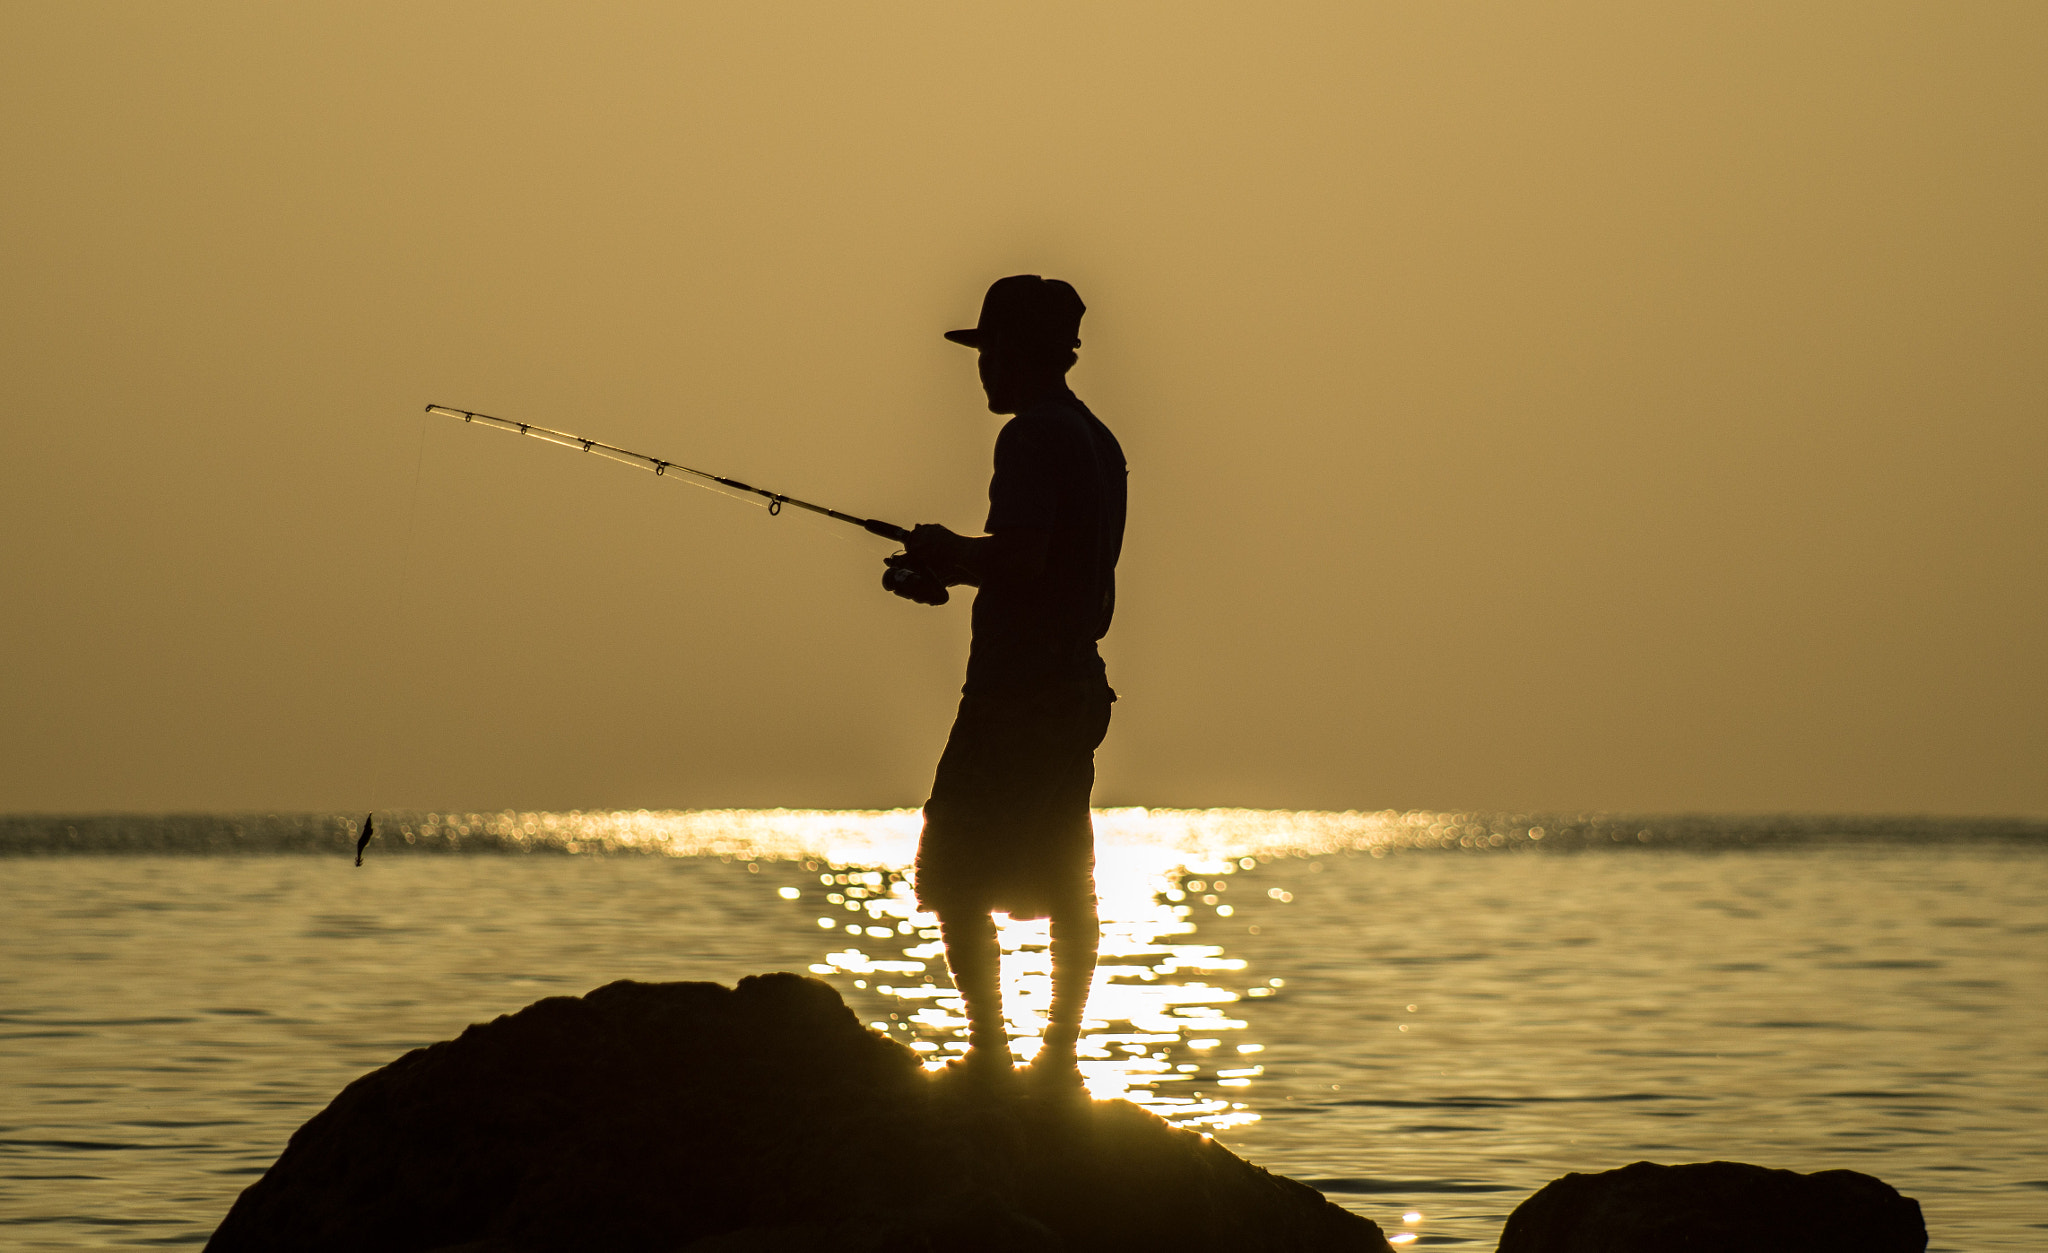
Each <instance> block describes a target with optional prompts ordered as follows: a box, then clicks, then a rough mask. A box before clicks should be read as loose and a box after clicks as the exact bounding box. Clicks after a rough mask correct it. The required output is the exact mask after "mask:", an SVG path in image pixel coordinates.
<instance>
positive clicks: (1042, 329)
mask: <svg viewBox="0 0 2048 1253" xmlns="http://www.w3.org/2000/svg"><path fill="white" fill-rule="evenodd" d="M1087 311H1088V306H1087V305H1084V304H1082V303H1081V294H1080V293H1079V292H1077V291H1075V290H1074V288H1073V285H1072V284H1070V283H1065V282H1062V281H1060V280H1059V279H1056V278H1040V277H1039V276H1038V275H1036V274H1012V275H1010V276H1009V277H1008V278H999V279H997V280H996V281H995V282H993V283H991V284H989V289H988V295H986V296H984V297H982V300H981V320H980V321H978V322H976V323H975V324H974V325H973V326H971V327H968V328H967V329H965V330H960V331H947V332H946V338H947V339H950V340H952V341H953V342H954V343H956V344H965V345H967V346H968V347H969V348H981V347H984V346H986V345H987V344H988V343H989V342H990V341H991V340H996V339H1000V340H1003V341H1006V342H1008V343H1012V344H1021V345H1030V346H1033V347H1044V348H1079V347H1080V346H1081V315H1082V314H1084V313H1086V312H1087Z"/></svg>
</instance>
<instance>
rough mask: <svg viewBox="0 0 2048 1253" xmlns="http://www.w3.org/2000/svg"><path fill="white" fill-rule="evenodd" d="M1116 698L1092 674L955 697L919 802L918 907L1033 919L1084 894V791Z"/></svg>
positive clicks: (1087, 870) (1091, 783)
mask: <svg viewBox="0 0 2048 1253" xmlns="http://www.w3.org/2000/svg"><path fill="white" fill-rule="evenodd" d="M1115 699H1116V693H1115V692H1112V691H1110V690H1109V688H1108V686H1107V685H1105V684H1103V683H1101V682H1099V681H1098V682H1090V683H1060V684H1050V685H1047V686H1046V687H1043V688H1039V689H1034V690H1032V691H1030V692H1028V693H1020V694H1014V695H1013V694H1007V693H1006V694H1003V695H990V694H983V693H975V692H970V693H968V694H967V695H965V696H963V697H961V699H960V713H959V715H958V716H957V717H955V718H954V720H953V732H952V734H951V735H950V736H948V737H947V739H946V751H945V752H944V754H942V755H941V756H940V757H939V769H938V776H937V777H936V778H935V779H934V780H933V781H932V794H931V799H930V800H928V801H926V802H925V803H924V834H923V835H922V836H921V837H920V838H919V840H918V844H917V901H918V906H919V908H921V909H924V910H927V911H930V912H933V913H939V914H947V915H956V914H957V915H965V914H970V913H977V912H978V913H990V912H1002V913H1007V914H1009V915H1010V916H1011V917H1012V918H1043V917H1046V916H1047V915H1049V914H1050V913H1052V911H1053V909H1054V908H1055V907H1056V906H1061V905H1065V904H1069V903H1077V902H1080V901H1084V900H1086V899H1088V898H1089V897H1090V896H1091V895H1092V894H1093V893H1094V891H1095V825H1094V822H1093V820H1092V818H1091V816H1090V813H1089V808H1088V800H1089V794H1090V793H1091V792H1093V791H1094V788H1095V749H1096V747H1097V746H1098V745H1100V744H1101V743H1102V737H1103V736H1104V735H1105V734H1107V733H1108V731H1109V706H1110V702H1112V701H1114V700H1115Z"/></svg>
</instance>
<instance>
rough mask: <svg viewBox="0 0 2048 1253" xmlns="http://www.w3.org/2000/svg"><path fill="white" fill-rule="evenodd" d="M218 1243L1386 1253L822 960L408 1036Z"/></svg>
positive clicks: (1271, 1183)
mask: <svg viewBox="0 0 2048 1253" xmlns="http://www.w3.org/2000/svg"><path fill="white" fill-rule="evenodd" d="M206 1247H207V1248H208V1249H209V1250H212V1251H213V1253H256V1251H265V1253H268V1251H270V1250H292V1251H294V1253H323V1251H327V1250H331V1251H333V1253H360V1251H361V1250H369V1249H375V1250H379V1251H380V1253H415V1251H417V1253H428V1251H432V1250H439V1251H441V1253H458V1251H459V1253H548V1251H552V1250H564V1251H566V1250H577V1251H578V1253H634V1251H639V1250H645V1251H647V1253H670V1251H672V1250H681V1249H685V1248H687V1249H691V1250H696V1251H698V1253H785V1251H795V1250H813V1249H831V1250H847V1251H850V1253H861V1251H862V1250H881V1249H891V1250H897V1249H905V1250H927V1251H931V1253H938V1251H941V1250H954V1249H960V1250H968V1249H972V1250H977V1251H980V1250H986V1251H988V1253H1005V1251H1014V1253H1051V1251H1053V1250H1063V1251H1076V1253H1078V1251H1081V1250H1098V1249H1099V1250H1104V1251H1105V1253H1107V1251H1109V1250H1115V1251H1116V1253H1136V1251H1138V1250H1147V1249H1158V1250H1162V1251H1166V1250H1171V1251H1172V1253H1201V1251H1203V1250H1217V1251H1219V1253H1220V1251H1222V1250H1253V1251H1256V1250H1275V1251H1278V1250H1302V1251H1304V1253H1307V1251H1311V1250H1313V1251H1318V1253H1319V1251H1321V1250H1332V1251H1335V1250H1347V1251H1348V1250H1373V1251H1374V1253H1388V1248H1389V1246H1388V1245H1387V1243H1386V1241H1385V1239H1384V1237H1383V1236H1382V1234H1381V1233H1380V1230H1379V1229H1378V1228H1377V1227H1375V1226H1374V1225H1373V1224H1372V1223H1371V1222H1369V1221H1367V1220H1366V1219H1363V1218H1360V1217H1358V1216H1356V1215H1354V1214H1350V1213H1348V1212H1346V1211H1344V1210H1342V1209H1340V1208H1338V1207H1337V1206H1335V1205H1333V1204H1331V1203H1330V1202H1329V1201H1327V1200H1325V1199H1324V1198H1323V1196H1322V1194H1321V1193H1319V1192H1317V1191H1315V1190H1314V1189H1313V1188H1310V1187H1308V1186H1307V1185H1305V1184H1300V1183H1296V1182H1294V1181H1292V1180H1289V1179H1283V1178H1281V1177H1279V1176H1277V1175H1273V1174H1270V1173H1268V1172H1266V1171H1264V1170H1261V1169H1259V1168H1258V1167H1256V1166H1252V1165H1250V1164H1248V1163H1246V1162H1244V1161H1242V1160H1241V1159H1239V1158H1238V1157H1236V1156H1235V1155H1233V1154H1232V1153H1230V1152H1229V1151H1228V1150H1226V1149H1224V1148H1223V1146H1221V1145H1219V1144H1217V1143H1215V1142H1214V1141H1213V1140H1209V1139H1205V1138H1204V1137H1202V1136H1200V1135H1197V1134H1195V1133H1193V1132H1189V1131H1182V1130H1178V1129H1176V1128H1173V1127H1170V1126H1168V1125H1167V1124H1166V1123H1165V1122H1163V1121H1161V1120H1160V1119H1158V1118H1156V1117H1154V1116H1153V1115H1151V1114H1148V1113H1146V1112H1145V1111H1143V1110H1141V1109H1139V1108H1138V1107H1136V1106H1134V1105H1131V1104H1129V1103H1127V1102H1122V1101H1102V1102H1093V1103H1090V1102H1086V1101H1082V1100H1079V1099H1078V1098H1077V1099H1073V1100H1069V1101H1056V1100H1042V1099H1041V1100H1033V1099H1030V1098H1029V1097H1024V1096H1016V1095H1004V1096H1001V1097H989V1096H986V1095H977V1094H975V1093H973V1092H971V1091H968V1090H964V1089H962V1088H961V1086H960V1085H959V1084H958V1083H957V1082H953V1081H951V1080H950V1079H949V1078H935V1077H934V1076H932V1075H930V1074H928V1073H927V1072H926V1071H925V1070H924V1069H923V1068H922V1066H921V1065H920V1064H919V1062H918V1060H917V1056H916V1054H914V1053H912V1052H911V1051H910V1050H909V1049H907V1048H904V1047H903V1046H902V1045H900V1044H898V1043H896V1042H895V1041H893V1040H890V1039H888V1038H887V1037H885V1036H883V1035H880V1034H878V1033H875V1032H871V1031H868V1030H867V1029H865V1028H864V1027H862V1026H861V1024H860V1023H859V1022H858V1021H857V1020H856V1019H855V1018H854V1016H853V1013H852V1011H851V1010H849V1009H847V1007H846V1006H845V1004H843V1003H842V1002H841V1001H840V999H839V995H838V993H837V992H835V991H833V989H832V988H831V987H830V986H829V985H827V984H825V983H822V982H820V981H818V980H816V979H808V978H803V977H800V976H797V975H792V974H773V975H757V976H754V977H752V978H748V979H743V980H741V981H740V983H739V986H738V987H736V988H726V987H722V986H720V985H718V984H715V983H633V982H620V983H613V984H609V985H607V986H605V987H602V988H599V989H597V990H596V991H594V992H592V993H590V994H589V995H587V996H583V997H551V998H549V999H547V1000H544V1001H539V1002H537V1003H535V1004H533V1005H529V1006H527V1007H526V1008H525V1009H523V1010H521V1011H519V1012H518V1013H516V1014H511V1015H508V1016H506V1017H503V1018H499V1019H497V1020H496V1021H494V1022H490V1023H486V1024H482V1025H479V1026H473V1027H470V1028H469V1029H468V1030H466V1031H464V1032H463V1033H462V1035H461V1036H460V1037H458V1038H457V1039H455V1040H450V1041H444V1042H442V1043H440V1044H435V1045H431V1046H429V1047H427V1048H423V1049H415V1050H414V1051H412V1052H410V1053H407V1054H406V1055H405V1056H403V1057H401V1058H399V1059H398V1060H397V1061H395V1062H392V1063H391V1064H390V1065H388V1066H385V1067H384V1068H383V1069H381V1070H377V1071H374V1072H372V1073H370V1074H368V1075H365V1076H364V1077H362V1078H361V1079H358V1080H356V1081H355V1082H354V1083H351V1084H350V1085H349V1086H348V1087H347V1088H345V1089H343V1090H342V1092H341V1094H340V1095H339V1096H337V1097H335V1099H334V1101H333V1103H332V1104H330V1105H329V1106H328V1107H327V1108H326V1109H325V1110H323V1111H321V1112H320V1113H319V1114H318V1115H317V1116H315V1117H314V1118H313V1119H312V1120H311V1121H309V1122H307V1123H306V1125H305V1126H303V1127H301V1128H299V1130H298V1131H297V1132H295V1133H294V1134H293V1136H292V1138H291V1142H290V1143H289V1145H287V1146H286V1148H285V1151H284V1153H283V1155H282V1156H280V1157H279V1158H278V1160H277V1162H276V1163H275V1164H274V1165H272V1166H271V1168H270V1170H269V1171H268V1172H267V1173H265V1174H264V1176H263V1177H262V1178H261V1179H259V1180H257V1181H256V1182H255V1183H254V1184H252V1185H250V1187H249V1188H248V1189H247V1190H245V1191H244V1192H243V1193H242V1195H241V1197H240V1198H239V1199H238V1200H237V1201H236V1202H235V1204H234V1207H233V1208H232V1209H231V1210H230V1211H229V1212H228V1215H227V1218H226V1219H225V1220H224V1221H222V1223H221V1225H220V1228H219V1230H217V1231H215V1232H214V1234H213V1239H212V1240H211V1241H210V1242H209V1243H208V1244H207V1246H206Z"/></svg>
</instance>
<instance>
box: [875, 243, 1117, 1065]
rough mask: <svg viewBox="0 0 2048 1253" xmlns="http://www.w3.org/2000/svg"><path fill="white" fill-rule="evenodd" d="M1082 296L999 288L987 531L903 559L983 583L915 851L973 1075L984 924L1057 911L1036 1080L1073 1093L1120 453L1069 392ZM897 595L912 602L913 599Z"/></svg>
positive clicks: (992, 946)
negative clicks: (1066, 1086) (995, 426)
mask: <svg viewBox="0 0 2048 1253" xmlns="http://www.w3.org/2000/svg"><path fill="white" fill-rule="evenodd" d="M1084 311H1085V306H1083V305H1082V303H1081V297H1080V296H1079V295H1078V294H1077V293H1076V292H1075V291H1074V289H1073V288H1072V287H1071V286H1069V285H1068V284H1066V283H1063V282H1060V281H1059V280H1057V279H1043V278H1040V277H1038V276H1037V275H1035V274H1019V275H1013V276H1011V277H1009V278H1005V279H1000V280H998V281H997V282H996V283H995V284H994V285H993V286H991V287H990V288H989V290H988V295H987V297H986V298H985V299H984V300H983V302H982V306H981V319H980V321H979V323H978V324H977V325H975V326H974V327H973V328H971V329H969V330H963V331H948V332H946V338H947V339H950V340H952V341H953V342H954V343H956V344H965V345H966V346H968V347H970V348H974V349H977V350H978V351H979V352H980V354H981V356H980V370H981V385H982V388H983V390H985V391H986V392H987V393H988V407H989V411H990V412H992V413H998V414H1012V415H1015V416H1013V417H1011V418H1010V420H1009V421H1008V422H1007V423H1005V424H1004V425H1003V429H1002V432H1001V434H999V435H998V436H997V437H996V448H995V475H994V477H993V478H992V479H991V480H990V481H989V488H988V496H989V510H988V521H987V523H986V524H985V528H986V530H987V532H988V534H986V535H984V536H979V537H974V538H970V537H967V536H963V535H956V534H954V533H953V532H952V531H949V530H947V529H946V528H945V527H943V526H937V525H933V524H929V523H928V524H926V525H923V526H920V527H917V528H916V529H915V530H914V531H913V532H912V533H911V537H910V540H909V542H908V543H907V544H906V545H905V548H906V550H907V554H908V560H910V561H912V562H915V563H917V564H918V565H920V566H922V567H923V568H924V569H926V570H929V571H931V572H933V573H934V574H935V575H936V576H937V577H938V578H939V579H941V580H943V581H944V582H945V583H947V584H949V585H958V584H966V585H968V586H972V587H975V588H977V589H979V590H978V591H977V592H976V594H975V598H974V615H973V624H974V625H973V629H974V642H973V647H972V649H971V651H970V652H969V654H968V660H967V683H966V686H965V687H964V688H963V689H962V695H961V699H960V712H959V715H958V716H957V717H956V718H955V719H954V722H953V731H952V734H951V736H949V737H948V739H947V741H946V751H945V753H944V754H943V755H942V756H941V757H940V758H939V768H938V773H937V777H936V779H934V781H933V783H932V793H931V799H930V800H927V801H926V802H925V805H924V834H923V837H922V838H921V839H920V840H919V842H918V849H917V896H918V903H919V904H920V906H921V907H922V908H924V909H926V910H929V911H931V912H933V913H936V914H937V915H938V916H939V925H940V928H941V934H942V935H943V936H944V938H945V943H946V963H947V965H948V966H949V967H950V968H951V970H952V973H953V984H954V986H955V987H957V988H959V990H960V994H961V996H962V998H963V999H964V1000H965V1001H966V1003H967V1019H968V1043H969V1052H968V1056H967V1059H966V1061H965V1062H964V1063H961V1066H962V1069H964V1070H965V1071H966V1072H967V1073H968V1074H969V1075H971V1076H976V1077H990V1076H1000V1075H1003V1074H1007V1073H1008V1072H1009V1070H1010V1048H1009V1040H1008V1037H1007V1035H1006V1034H1005V1032H1004V1030H1003V1007H1002V990H1001V983H1000V981H999V979H998V965H999V960H1000V950H999V949H998V947H997V943H996V926H995V920H994V918H992V917H991V914H992V913H995V912H1004V913H1008V914H1009V915H1010V916H1011V917H1012V918H1045V917H1050V918H1051V919H1052V969H1053V998H1052V1012H1051V1019H1052V1021H1051V1023H1050V1025H1049V1026H1048V1028H1047V1030H1046V1034H1045V1039H1044V1043H1043V1046H1042V1048H1041V1050H1040V1052H1039V1055H1038V1057H1037V1059H1036V1060H1035V1061H1034V1062H1033V1063H1032V1069H1033V1071H1034V1072H1036V1073H1037V1074H1039V1075H1040V1076H1043V1077H1046V1078H1050V1079H1054V1080H1058V1081H1061V1082H1072V1083H1078V1081H1079V1077H1080V1076H1079V1068H1078V1066H1077V1065H1076V1061H1075V1049H1076V1046H1077V1044H1078V1043H1079V1040H1080V1034H1081V1014H1082V1010H1083V1008H1084V1007H1085V1006H1086V1004H1087V1001H1088V989H1089V985H1090V983H1091V982H1092V981H1093V979H1094V974H1095V950H1096V945H1097V941H1098V939H1099V937H1100V930H1099V928H1098V926H1097V921H1096V912H1095V830H1094V825H1093V823H1092V821H1091V820H1090V816H1089V793H1090V791H1091V790H1092V789H1093V788H1094V785H1095V749H1096V746H1097V745H1099V744H1101V743H1102V737H1103V735H1104V733H1105V732H1107V731H1108V729H1109V706H1110V702H1112V701H1114V700H1115V699H1116V693H1114V692H1112V691H1111V690H1110V688H1109V684H1108V682H1107V680H1106V678H1105V676H1104V673H1103V668H1102V658H1101V655H1100V654H1099V653H1097V651H1096V647H1095V645H1096V642H1097V641H1098V640H1100V639H1101V638H1102V637H1103V635H1104V633H1106V632H1107V631H1108V630H1109V620H1110V615H1111V613H1112V612H1113V611H1114V609H1115V606H1116V562H1117V556H1118V554H1119V553H1120V552H1121V551H1122V548H1123V534H1124V500H1125V491H1124V486H1125V485H1124V475H1125V470H1124V455H1123V449H1122V448H1121V447H1119V446H1118V444H1117V442H1116V437H1115V436H1114V435H1112V434H1110V432H1109V428H1108V427H1106V426H1104V425H1103V424H1102V423H1101V422H1100V421H1098V420H1097V419H1096V417H1095V415H1094V414H1092V413H1090V412H1089V411H1088V407H1087V406H1086V405H1083V404H1082V403H1081V402H1080V400H1079V399H1077V398H1076V397H1075V395H1074V393H1073V392H1072V391H1071V390H1069V389H1068V387H1067V382H1066V374H1067V371H1068V370H1069V369H1071V368H1073V365H1074V361H1075V355H1074V350H1075V349H1076V348H1078V347H1080V344H1081V341H1080V338H1079V333H1080V329H1081V315H1082V313H1083V312H1084ZM891 590H896V591H898V593H899V594H903V595H909V596H910V597H911V598H912V599H920V597H919V596H918V595H917V591H916V589H912V590H910V591H904V590H902V589H900V588H898V587H894V586H892V588H891Z"/></svg>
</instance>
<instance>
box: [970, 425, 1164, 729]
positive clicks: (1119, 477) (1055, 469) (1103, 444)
mask: <svg viewBox="0 0 2048 1253" xmlns="http://www.w3.org/2000/svg"><path fill="white" fill-rule="evenodd" d="M1125 502H1126V491H1125V466H1124V455H1123V449H1122V448H1121V447H1120V446H1119V445H1118V443H1117V441H1116V436H1114V435H1112V434H1111V433H1110V431H1109V428H1108V427H1106V426H1104V425H1103V424H1102V423H1101V422H1100V421H1098V420H1097V419H1096V417H1095V416H1094V415H1093V414H1092V413H1090V412H1089V411H1088V408H1087V406H1086V405H1083V404H1082V403H1081V402H1080V400H1079V399H1077V398H1076V397H1075V396H1074V395H1073V394H1072V393H1071V392H1063V393H1061V394H1058V395H1055V396H1052V397H1048V398H1047V399H1045V400H1043V401H1040V402H1038V403H1036V404H1034V405H1032V406H1030V407H1028V408H1026V409H1024V410H1022V411H1021V412H1019V413H1018V414H1017V415H1016V416H1015V417H1013V418H1011V419H1010V420H1009V422H1007V423H1006V424H1004V426H1003V430H1002V433H1001V434H1000V435H998V436H997V437H996V453H995V475H994V477H993V478H992V479H991V480H990V482H989V514H988V521H987V523H986V524H985V527H984V529H985V530H987V531H988V532H989V533H990V534H991V535H993V534H996V533H998V532H1000V531H1002V530H1004V529H1006V528H1011V527H1039V528H1043V529H1044V530H1046V531H1047V533H1048V545H1047V551H1046V562H1045V569H1044V571H1043V573H1041V574H1040V575H1039V576H1038V577H1037V578H1035V579H1030V580H1013V581H994V582H992V585H991V586H986V587H983V588H982V589H981V590H980V591H979V592H978V593H976V595H975V598H974V644H973V648H972V651H971V652H970V654H969V657H968V662H967V690H968V691H969V692H977V691H979V692H987V693H990V694H995V693H1002V692H1016V691H1023V690H1029V689H1032V688H1038V687H1042V686H1044V685H1046V684H1049V683H1064V682H1083V683H1100V682H1101V681H1102V661H1101V658H1100V656H1099V655H1098V654H1097V652H1096V650H1095V643H1096V641H1097V640H1100V639H1101V638H1102V637H1103V635H1104V634H1105V633H1107V632H1108V630H1109V623H1110V618H1111V616H1112V614H1113V613H1114V612H1115V608H1116V563H1117V558H1118V556H1119V555H1121V553H1122V550H1123V535H1124V510H1125Z"/></svg>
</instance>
